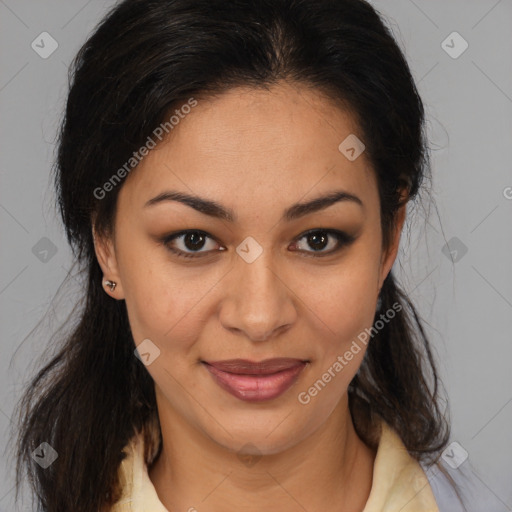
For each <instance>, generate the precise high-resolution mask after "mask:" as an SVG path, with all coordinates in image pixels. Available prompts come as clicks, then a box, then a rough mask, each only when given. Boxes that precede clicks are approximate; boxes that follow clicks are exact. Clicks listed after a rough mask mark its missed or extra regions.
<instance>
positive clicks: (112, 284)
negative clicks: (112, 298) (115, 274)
mask: <svg viewBox="0 0 512 512" xmlns="http://www.w3.org/2000/svg"><path fill="white" fill-rule="evenodd" d="M103 284H104V285H105V286H108V287H109V288H110V291H111V292H113V291H114V290H115V288H116V285H117V283H116V282H115V281H110V280H109V279H106V280H105V281H103Z"/></svg>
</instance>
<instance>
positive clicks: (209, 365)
mask: <svg viewBox="0 0 512 512" xmlns="http://www.w3.org/2000/svg"><path fill="white" fill-rule="evenodd" d="M201 362H202V363H203V365H204V366H205V368H206V369H207V370H208V371H209V373H210V375H212V377H213V378H214V380H215V382H216V383H217V384H218V385H219V386H220V387H221V388H222V389H224V390H225V391H227V392H228V393H230V394H231V395H233V396H235V397H236V398H238V399H240V400H244V401H249V402H261V401H265V400H271V399H273V398H277V397H278V396H280V395H282V394H283V393H284V392H285V391H287V390H288V389H289V388H290V387H291V386H292V385H293V384H294V383H295V382H296V381H297V379H298V378H299V375H300V373H301V372H302V370H304V368H305V367H306V365H307V364H308V363H309V362H310V361H308V360H301V359H293V358H276V359H266V360H264V361H260V362H253V361H249V360H247V359H230V360H224V361H213V362H207V361H201Z"/></svg>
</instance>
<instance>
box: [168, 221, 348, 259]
mask: <svg viewBox="0 0 512 512" xmlns="http://www.w3.org/2000/svg"><path fill="white" fill-rule="evenodd" d="M190 233H196V234H199V235H203V236H205V237H207V238H211V239H212V240H214V238H213V237H211V236H209V235H208V233H206V232H205V231H201V230H198V229H189V230H185V231H179V232H178V233H174V234H171V235H167V236H165V237H164V238H162V239H161V240H160V241H161V243H163V244H164V245H165V247H166V248H167V250H169V251H170V252H172V253H174V254H175V255H176V256H178V257H179V258H184V259H195V258H203V257H205V256H206V255H208V253H209V252H210V251H196V253H187V252H185V251H182V250H181V249H176V248H174V247H171V246H170V243H171V242H172V241H173V240H175V239H176V238H180V237H182V236H185V235H188V234H190ZM314 233H325V234H326V235H331V236H334V237H335V238H336V239H337V241H338V246H337V247H336V248H335V249H332V250H330V251H329V252H320V251H316V252H315V251H306V253H308V252H310V253H313V254H304V251H298V252H302V253H303V254H302V255H303V256H304V257H306V258H307V257H313V258H322V257H324V256H329V255H331V254H334V253H336V252H338V251H339V250H341V249H342V248H343V247H346V246H348V245H350V244H351V243H352V242H353V241H354V240H355V236H352V235H349V234H348V233H345V232H344V231H338V230H336V229H321V228H315V229H310V230H308V231H306V232H304V233H302V234H301V235H300V236H298V237H297V238H296V239H295V242H294V243H296V242H298V241H299V240H301V239H302V238H304V237H307V236H308V235H311V234H314Z"/></svg>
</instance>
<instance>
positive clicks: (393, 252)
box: [378, 190, 407, 291]
mask: <svg viewBox="0 0 512 512" xmlns="http://www.w3.org/2000/svg"><path fill="white" fill-rule="evenodd" d="M406 193H407V191H406V190H404V191H403V192H402V195H401V201H402V203H403V204H402V206H400V208H399V209H398V210H397V212H396V214H395V224H394V227H393V232H392V233H391V240H390V244H389V248H388V249H387V250H386V251H383V254H382V258H381V264H380V272H379V288H378V289H379V291H380V289H381V288H382V284H383V283H384V281H385V279H386V277H387V276H388V274H389V272H390V271H391V267H392V266H393V263H394V262H395V259H396V256H397V254H398V248H399V245H400V235H401V233H402V227H403V225H404V221H405V214H406V209H407V195H406Z"/></svg>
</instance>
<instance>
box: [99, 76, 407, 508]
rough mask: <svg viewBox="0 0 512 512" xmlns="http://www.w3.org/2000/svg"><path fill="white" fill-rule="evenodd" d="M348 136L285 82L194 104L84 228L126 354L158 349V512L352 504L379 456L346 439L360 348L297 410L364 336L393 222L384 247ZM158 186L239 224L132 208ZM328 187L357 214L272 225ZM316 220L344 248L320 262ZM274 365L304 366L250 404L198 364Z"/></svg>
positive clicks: (348, 119)
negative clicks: (196, 240)
mask: <svg viewBox="0 0 512 512" xmlns="http://www.w3.org/2000/svg"><path fill="white" fill-rule="evenodd" d="M350 134H356V135H358V136H359V138H360V139H361V138H362V136H361V134H360V130H359V128H358V127H357V125H356V124H355V122H354V120H353V118H352V116H351V115H350V113H349V112H346V111H343V110H341V108H340V107H339V106H336V105H335V104H333V103H332V101H330V100H329V99H327V98H325V97H324V96H322V95H320V93H319V92H318V91H315V90H312V89H308V88H306V87H305V86H300V85H297V84H294V85H291V84H289V83H286V82H281V83H279V84H277V85H274V86H272V87H271V88H270V89H269V90H255V89H251V88H246V87H244V88H236V89H231V90H230V91H229V92H227V93H224V94H222V95H220V96H217V97H215V98H210V99H202V100H200V101H199V102H198V105H197V106H196V107H194V108H193V109H192V111H191V113H190V114H188V115H187V116H185V118H184V119H182V120H181V121H180V123H179V125H178V126H176V127H175V128H174V129H173V131H172V132H170V135H169V137H168V138H167V140H165V141H164V142H162V143H161V144H159V145H158V146H157V147H156V148H155V149H154V150H152V151H150V153H149V155H148V156H146V157H145V158H144V159H143V161H142V162H141V163H140V164H139V166H138V167H137V169H136V170H134V171H132V173H131V174H130V175H129V176H128V178H127V179H126V181H125V183H124V184H123V185H122V188H121V190H120V193H119V197H118V204H117V213H116V219H115V232H114V234H113V235H112V236H111V237H101V238H100V237H98V235H97V234H96V254H97V257H98V261H99V263H100V265H101V267H102V270H103V272H104V278H105V279H111V280H113V281H116V282H117V287H116V288H115V290H114V291H113V292H111V291H110V290H109V289H108V288H105V291H106V293H109V294H110V295H111V296H112V297H113V298H115V299H118V300H122V299H124V300H125V301H126V307H127V310H128V316H129V321H130V325H131V329H132V332H133V336H134V339H135V342H136V345H138V344H139V343H140V342H142V340H144V339H146V338H149V339H150V340H151V341H152V342H153V343H154V344H155V345H156V346H157V347H158V348H159V349H160V355H159V356H158V357H157V358H156V359H155V360H154V361H153V362H152V363H151V364H150V365H148V366H147V370H148V371H149V373H150V374H151V376H152V378H153V379H154V382H155V390H156V397H157V406H158V414H159V418H160V423H161V428H162V436H163V449H162V453H161V455H160V457H159V458H158V459H157V461H156V463H155V464H153V465H152V467H151V468H150V469H149V476H150V479H151V481H152V482H153V484H154V486H155V489H156V491H157V493H158V496H159V498H160V500H161V501H162V503H163V504H164V505H165V506H166V508H168V509H169V510H183V511H187V510H189V509H191V507H195V509H197V510H198V511H200V512H203V511H204V512H227V511H234V510H244V511H250V512H261V510H283V511H290V512H291V511H303V510H304V509H306V510H308V511H310V512H313V511H320V510H339V511H346V512H348V511H350V512H354V511H361V510H362V509H363V508H364V505H365V503H366V501H367V499H368V495H369V493H370V489H371V485H372V471H373V464H374V459H375V452H373V451H372V450H370V449H369V448H368V447H367V446H366V445H365V444H364V443H363V442H362V441H361V439H359V437H358V436H357V434H356V432H355V430H354V425H353V422H352V418H351V415H350V412H349V409H348V398H347V387H348V385H349V383H350V381H351V379H352V377H353V376H354V375H355V373H356V372H357V370H358V368H359V365H360V363H361V361H362V358H363V356H364V352H365V350H364V348H365V347H364V345H363V349H362V350H361V351H360V352H359V353H357V354H355V355H354V357H353V359H352V360H351V361H349V362H348V364H347V365H346V366H344V367H343V370H342V371H340V372H339V373H337V374H336V377H334V378H332V379H331V381H330V382H329V383H328V384H327V385H326V386H325V387H324V388H323V389H322V390H321V392H319V393H318V394H317V396H315V397H312V398H311V401H310V402H309V403H308V404H307V405H304V404H301V403H300V402H299V401H298V398H297V397H298V394H299V393H300V392H303V391H307V389H308V388H309V387H310V386H312V385H313V383H314V382H315V381H317V380H318V379H319V378H321V376H322V374H323V373H324V372H325V371H327V369H328V368H329V367H331V366H332V365H333V363H334V362H335V361H336V359H337V357H338V355H343V354H344V353H345V352H346V351H347V350H348V349H349V347H350V345H351V343H352V341H353V340H354V339H356V337H357V335H358V334H359V333H361V332H362V331H363V330H364V329H365V328H370V327H371V325H372V322H373V318H374V312H375V307H376V301H377V297H378V293H379V290H380V288H381V287H382V283H383V281H384V279H385V277H386V276H387V274H388V272H389V271H390V269H391V266H392V265H393V262H394V260H395V257H396V254H397V250H398V244H399V239H400V232H401V229H402V225H403V221H404V218H405V207H403V208H402V209H401V210H400V211H399V213H398V216H397V222H396V229H395V232H394V235H393V237H392V243H391V245H390V247H389V248H388V250H383V248H382V234H381V227H380V212H379V196H378V189H377V183H376V180H375V176H374V174H373V171H372V168H371V166H370V164H369V162H368V160H367V159H366V157H365V154H364V153H363V154H362V155H361V156H360V157H358V158H357V159H356V160H354V161H350V160H348V159H347V158H346V157H345V156H344V155H343V154H342V153H341V152H340V151H339V150H338V146H339V144H340V143H341V142H342V141H343V140H344V139H345V138H346V137H347V136H348V135H350ZM165 190H177V191H181V192H184V193H188V194H193V195H198V196H201V197H203V198H208V199H211V200H214V201H216V202H218V203H220V204H222V205H223V206H225V207H226V208H230V209H232V210H233V212H234V213H235V214H236V216H237V220H236V222H228V221H227V220H225V219H216V218H213V217H210V216H208V215H205V214H202V213H200V212H198V211H196V210H194V209H193V208H191V207H190V206H187V205H184V204H181V203H179V202H176V201H166V202H161V203H158V204H155V205H153V206H150V207H144V204H145V203H146V202H147V201H148V200H149V199H151V198H153V197H155V196H157V195H158V194H160V193H161V192H163V191H165ZM333 190H345V191H347V192H349V193H351V194H354V195H356V196H357V197H359V198H360V200H361V201H362V203H363V206H362V207H361V206H359V205H358V204H356V203H355V202H350V201H341V202H337V203H335V204H333V205H331V206H329V207H328V208H325V209H323V210H321V211H317V212H314V213H310V214H309V215H306V216H304V217H302V218H299V219H296V220H293V221H291V222H287V221H282V220H281V215H282V213H283V211H284V210H285V209H286V208H288V207H290V206H291V205H292V204H295V203H297V202H306V201H309V200H311V199H314V198H316V197H318V196H321V195H324V194H326V193H328V192H332V191H333ZM233 191H235V193H233ZM313 228H314V229H337V230H340V231H344V232H347V233H349V234H351V235H354V236H355V237H356V238H355V241H353V242H352V243H351V244H349V245H346V246H342V247H341V248H340V249H339V250H338V251H336V252H331V254H330V255H325V256H323V257H321V256H318V254H319V252H320V253H323V254H327V253H329V252H330V251H332V250H333V249H334V248H336V247H337V245H338V244H337V241H336V238H335V237H333V236H332V235H331V236H330V237H329V239H328V242H327V245H326V246H321V244H320V245H315V243H317V244H318V241H316V242H315V240H313V241H311V240H309V243H308V237H307V236H303V233H304V232H305V231H306V230H309V229H313ZM185 229H199V230H202V231H205V232H207V233H208V236H209V237H211V238H206V239H205V240H204V244H203V246H202V247H201V245H198V246H194V245H193V243H190V240H189V241H188V245H187V244H186V242H187V240H186V238H185V237H181V238H178V239H175V240H174V241H173V242H170V243H169V245H170V246H172V247H175V248H177V249H181V250H182V251H185V252H188V253H194V251H195V252H196V253H197V252H198V251H199V252H201V251H202V254H203V255H204V256H203V257H200V258H196V259H193V258H190V259H181V258H179V257H178V256H176V255H174V254H173V253H171V252H170V251H169V249H168V248H166V246H165V245H164V244H162V243H161V242H160V241H159V238H163V237H164V236H165V235H168V234H171V233H174V232H178V231H182V230H185ZM248 236H251V237H253V238H254V239H255V240H256V241H257V242H258V244H259V245H260V246H261V248H262V249H263V252H262V254H261V255H260V256H259V257H258V258H257V259H256V260H255V261H253V262H252V263H248V262H246V261H245V260H244V259H243V258H242V257H240V256H239V255H238V253H237V252H236V248H237V247H238V246H239V245H240V244H241V243H242V241H244V239H245V238H246V237H248ZM294 242H296V243H298V245H294ZM194 247H195V249H194ZM317 247H320V251H319V252H315V248H317ZM221 248H224V249H225V250H221ZM370 343H371V341H370ZM273 357H294V358H299V359H307V360H309V361H310V364H308V365H307V366H306V368H305V369H304V370H303V371H302V373H301V374H300V376H299V379H298V380H297V382H296V383H295V384H294V386H293V387H292V388H290V389H289V390H288V391H286V392H285V393H284V394H283V395H281V396H279V397H277V398H275V399H273V400H269V401H266V402H260V403H251V402H244V401H242V400H239V399H237V398H235V397H233V396H232V395H230V394H228V393H227V392H226V391H224V390H222V389H221V388H220V387H219V386H218V385H217V384H216V383H215V381H214V380H213V378H212V376H211V375H210V374H209V372H208V371H207V370H206V369H205V368H204V366H203V365H202V364H201V363H200V362H199V361H200V360H207V361H212V360H223V359H230V358H245V359H250V360H254V361H261V360H263V359H267V358H273ZM248 443H250V445H249V446H245V445H247V444H248ZM241 454H244V455H246V456H250V455H254V456H257V460H256V458H255V459H253V462H254V461H255V462H254V463H253V464H246V463H244V462H243V461H242V460H241V457H240V456H239V455H241Z"/></svg>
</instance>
